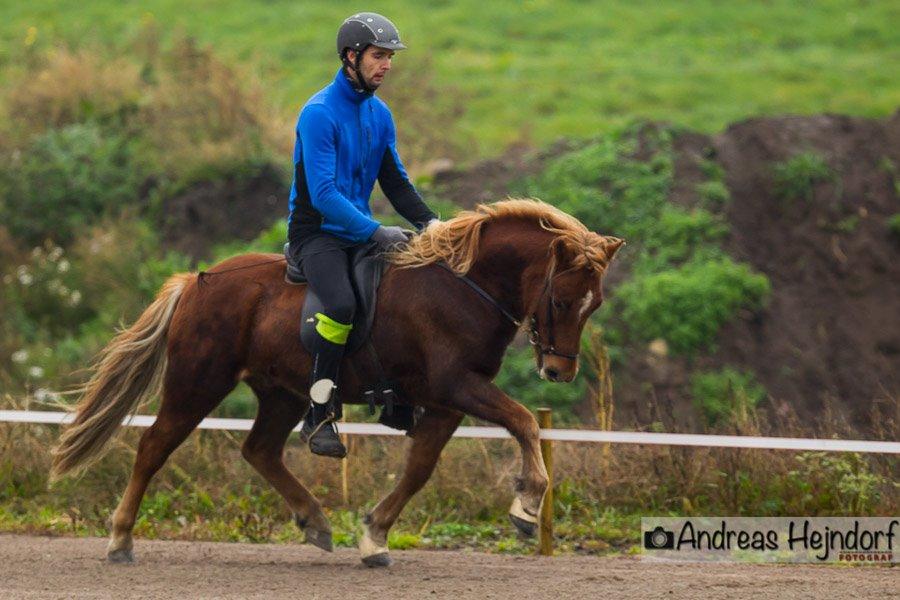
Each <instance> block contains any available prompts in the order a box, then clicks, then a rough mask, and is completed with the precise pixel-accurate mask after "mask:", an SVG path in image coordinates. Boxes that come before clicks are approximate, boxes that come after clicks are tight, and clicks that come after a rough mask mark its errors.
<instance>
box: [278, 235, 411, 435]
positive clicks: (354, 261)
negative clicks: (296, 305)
mask: <svg viewBox="0 0 900 600" xmlns="http://www.w3.org/2000/svg"><path fill="white" fill-rule="evenodd" d="M289 248H290V244H289V243H288V244H285V245H284V257H285V260H286V261H287V271H286V272H285V276H284V279H285V282H287V283H289V284H291V285H301V284H306V282H307V281H306V277H305V276H304V275H303V269H302V266H301V265H297V264H295V263H294V262H293V261H292V260H291V255H290V252H289ZM386 266H387V263H386V262H385V260H384V258H383V257H382V255H381V252H380V249H379V246H378V244H377V243H375V242H371V243H368V244H364V245H360V246H356V247H354V248H353V249H352V251H351V254H350V282H351V284H352V286H353V294H354V295H355V296H356V308H357V310H356V313H355V315H354V317H353V329H351V330H350V336H349V337H348V338H347V345H346V348H345V350H344V352H345V353H346V354H352V353H354V352H356V351H357V350H361V349H362V350H365V351H366V353H367V355H368V358H369V362H370V363H371V365H372V367H373V369H374V371H375V373H376V374H377V379H378V381H376V382H375V383H373V384H371V385H368V386H366V391H365V392H364V399H365V400H366V401H367V404H368V405H369V412H370V414H373V415H374V414H375V406H376V405H380V406H382V407H383V409H382V411H381V416H380V417H379V419H378V422H379V423H381V424H383V425H387V426H388V427H393V428H394V429H400V430H406V431H409V430H410V429H412V427H413V425H414V424H415V415H416V413H415V409H414V407H412V406H410V405H405V404H398V400H399V396H398V393H397V386H396V385H395V384H394V383H393V382H392V381H390V380H388V379H387V377H386V376H385V374H384V370H383V368H382V366H381V360H380V359H379V357H378V353H377V352H376V350H375V346H374V345H373V344H372V343H371V340H370V339H369V335H370V333H371V331H372V322H373V321H374V320H375V301H376V298H377V296H378V286H379V285H380V284H381V277H382V275H383V274H384V271H385V268H386ZM317 312H324V305H323V304H322V300H321V299H320V298H319V297H318V296H317V295H316V294H315V292H314V291H313V290H312V288H311V287H307V289H306V299H305V300H304V301H303V312H302V317H301V319H302V321H301V326H300V341H301V342H302V344H303V346H304V347H305V348H306V350H307V351H308V352H310V353H312V349H313V348H314V343H315V336H316V335H318V334H317V333H316V316H315V315H316V313H317Z"/></svg>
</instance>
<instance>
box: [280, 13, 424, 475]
mask: <svg viewBox="0 0 900 600" xmlns="http://www.w3.org/2000/svg"><path fill="white" fill-rule="evenodd" d="M404 48H406V46H405V45H404V44H403V43H402V42H401V41H400V33H399V32H398V31H397V28H396V27H395V26H394V24H393V23H391V22H390V21H389V20H388V19H386V18H385V17H383V16H381V15H378V14H375V13H369V12H362V13H357V14H354V15H353V16H351V17H348V18H347V19H346V20H344V22H343V24H342V25H341V27H340V29H339V30H338V34H337V52H338V56H339V57H340V59H341V63H342V65H341V68H340V69H339V70H338V72H337V74H336V75H335V77H334V80H333V81H332V82H331V83H330V84H329V85H328V86H326V87H325V88H323V89H322V90H320V91H319V92H317V93H316V94H315V95H313V96H312V97H311V98H310V99H309V100H308V101H307V102H306V104H305V105H304V107H303V109H302V110H301V111H300V117H299V119H298V121H297V128H296V133H297V141H296V144H295V146H294V182H293V184H292V186H291V198H290V210H291V214H290V217H289V220H288V222H289V225H288V240H289V242H290V245H289V253H290V256H291V260H292V261H293V262H294V264H299V265H300V266H301V268H302V270H303V274H304V276H305V277H306V279H307V282H308V284H309V286H310V287H311V288H312V289H313V290H315V292H316V295H317V296H319V298H320V299H321V300H322V303H323V305H324V307H325V308H324V309H323V312H320V313H316V319H317V321H316V332H317V335H316V344H315V347H314V348H312V349H311V350H312V353H313V366H312V370H311V372H310V389H309V396H310V400H311V405H310V409H309V411H308V412H307V415H306V418H305V420H304V423H303V428H302V429H301V431H300V437H301V439H303V440H304V441H306V442H308V444H309V447H310V450H311V451H312V452H314V453H315V454H321V455H324V456H334V457H338V458H340V457H343V456H345V455H346V453H347V450H346V448H345V447H344V445H343V444H342V443H341V439H340V437H339V436H338V434H337V428H336V426H335V424H334V421H335V419H336V418H338V417H339V416H340V411H341V403H340V400H339V399H338V398H337V393H336V392H337V385H336V384H337V380H338V367H339V365H340V362H341V358H342V357H343V354H344V345H345V344H346V342H347V338H348V337H349V335H350V330H351V328H352V324H353V315H354V312H355V310H356V300H355V296H354V293H353V288H352V286H351V283H350V265H349V260H348V254H349V252H350V251H351V250H352V249H353V248H354V247H355V246H358V245H360V244H367V243H369V242H377V243H378V244H379V245H380V246H381V247H383V248H388V247H390V246H392V245H393V244H397V243H403V242H406V241H407V237H406V234H405V233H404V230H403V229H401V228H400V227H396V226H385V225H381V224H380V223H379V222H378V221H376V220H375V219H373V218H372V212H371V210H370V209H369V195H370V194H371V193H372V188H373V186H374V184H375V180H376V179H377V180H378V183H379V184H380V185H381V189H382V191H383V192H384V194H385V195H386V196H387V198H388V200H390V202H391V204H392V205H393V206H394V208H395V209H396V211H397V212H398V213H400V215H402V216H403V217H404V218H405V219H406V220H408V221H409V222H410V223H412V224H413V225H414V226H415V227H416V228H417V229H422V228H423V227H424V226H426V225H427V224H428V223H430V222H431V221H432V220H436V219H437V217H436V215H435V214H434V213H433V212H432V211H431V210H429V208H428V207H427V206H426V205H425V203H424V202H423V201H422V197H421V196H420V195H419V193H418V192H417V191H416V189H415V187H413V185H412V183H410V181H409V177H408V175H407V174H406V171H405V170H404V168H403V164H402V163H401V162H400V157H399V155H398V154H397V147H396V132H395V129H394V121H393V118H392V117H391V112H390V110H389V109H388V107H387V105H386V104H385V103H384V102H383V101H382V100H381V99H380V98H376V97H375V95H374V94H375V90H377V89H378V87H379V86H380V85H381V84H382V83H383V82H384V78H385V76H386V75H387V73H388V71H389V70H390V68H391V58H392V57H393V56H394V52H395V51H397V50H403V49H404Z"/></svg>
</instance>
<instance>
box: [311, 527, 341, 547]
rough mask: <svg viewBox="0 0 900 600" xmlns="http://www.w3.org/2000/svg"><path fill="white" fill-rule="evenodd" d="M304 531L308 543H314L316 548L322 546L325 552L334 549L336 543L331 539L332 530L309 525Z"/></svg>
mask: <svg viewBox="0 0 900 600" xmlns="http://www.w3.org/2000/svg"><path fill="white" fill-rule="evenodd" d="M304 531H305V532H306V543H307V544H312V545H313V546H315V547H316V548H321V549H322V550H324V551H325V552H333V551H334V544H333V543H332V541H331V532H330V531H323V530H321V529H313V528H312V527H307V528H306V529H305V530H304Z"/></svg>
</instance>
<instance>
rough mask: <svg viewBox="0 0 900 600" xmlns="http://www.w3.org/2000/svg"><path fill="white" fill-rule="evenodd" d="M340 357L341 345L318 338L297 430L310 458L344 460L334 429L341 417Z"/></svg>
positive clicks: (345, 449) (341, 354)
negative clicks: (306, 399)
mask: <svg viewBox="0 0 900 600" xmlns="http://www.w3.org/2000/svg"><path fill="white" fill-rule="evenodd" d="M343 356H344V345H343V344H335V343H332V342H330V341H328V340H326V339H324V338H322V337H319V338H318V340H317V344H316V348H315V351H314V354H313V368H312V373H311V374H310V375H311V376H310V381H311V383H310V387H309V397H310V407H309V411H308V412H307V413H306V418H305V419H304V420H303V427H302V428H301V429H300V439H301V440H303V441H304V442H306V443H307V444H309V449H310V450H311V451H312V453H313V454H320V455H322V456H333V457H335V458H344V457H345V456H347V448H345V447H344V444H343V443H342V442H341V438H340V436H339V435H338V431H337V426H336V425H335V423H336V422H337V421H338V420H339V419H340V418H341V414H342V410H341V401H340V398H338V394H337V378H338V367H339V366H340V364H341V358H342V357H343Z"/></svg>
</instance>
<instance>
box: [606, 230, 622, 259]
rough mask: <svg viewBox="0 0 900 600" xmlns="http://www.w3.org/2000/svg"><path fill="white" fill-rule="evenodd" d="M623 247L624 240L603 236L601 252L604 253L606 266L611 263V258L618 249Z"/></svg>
mask: <svg viewBox="0 0 900 600" xmlns="http://www.w3.org/2000/svg"><path fill="white" fill-rule="evenodd" d="M624 245H625V240H623V239H619V238H617V237H612V236H608V235H605V236H603V250H604V251H605V252H606V262H607V264H608V263H609V262H610V261H612V259H613V256H615V255H616V252H618V250H619V248H621V247H622V246H624Z"/></svg>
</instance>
